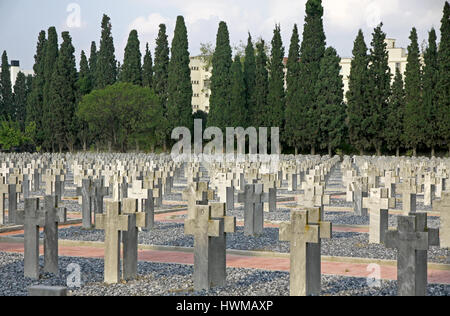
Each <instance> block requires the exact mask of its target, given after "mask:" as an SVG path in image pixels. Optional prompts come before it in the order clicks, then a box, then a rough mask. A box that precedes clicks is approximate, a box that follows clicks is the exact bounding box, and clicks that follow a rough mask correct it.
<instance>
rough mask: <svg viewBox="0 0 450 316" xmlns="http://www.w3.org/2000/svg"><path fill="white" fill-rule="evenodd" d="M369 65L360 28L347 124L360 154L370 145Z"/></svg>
mask: <svg viewBox="0 0 450 316" xmlns="http://www.w3.org/2000/svg"><path fill="white" fill-rule="evenodd" d="M368 66H369V57H368V55H367V45H366V43H365V41H364V34H363V32H362V30H359V32H358V36H357V37H356V40H355V42H354V47H353V59H352V62H351V70H350V77H349V90H348V91H347V125H348V132H349V138H350V143H351V144H352V145H353V146H355V148H356V149H357V150H359V152H360V154H361V155H362V154H363V153H364V149H367V148H368V147H369V146H370V138H369V137H368V134H367V126H368V120H369V119H370V117H369V115H368V110H369V97H370V96H369V94H368V91H367V90H368V86H367V83H368V78H369V75H368Z"/></svg>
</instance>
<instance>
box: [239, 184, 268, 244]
mask: <svg viewBox="0 0 450 316" xmlns="http://www.w3.org/2000/svg"><path fill="white" fill-rule="evenodd" d="M262 195H263V185H262V184H247V185H245V191H244V192H242V193H239V194H238V202H239V203H244V234H245V235H246V236H255V235H260V234H262V233H263V231H264V212H263V201H262Z"/></svg>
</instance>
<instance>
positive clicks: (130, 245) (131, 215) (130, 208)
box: [122, 198, 146, 281]
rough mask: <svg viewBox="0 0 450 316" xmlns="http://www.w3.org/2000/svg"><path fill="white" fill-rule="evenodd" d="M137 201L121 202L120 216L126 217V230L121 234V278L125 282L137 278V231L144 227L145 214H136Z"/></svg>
mask: <svg viewBox="0 0 450 316" xmlns="http://www.w3.org/2000/svg"><path fill="white" fill-rule="evenodd" d="M138 202H139V201H138V200H137V199H130V198H127V199H124V200H123V201H122V214H124V215H128V229H127V230H126V231H124V232H123V233H122V242H123V261H122V278H123V279H124V280H126V281H129V280H134V279H135V278H136V277H137V263H138V231H139V228H143V227H145V224H146V223H145V215H146V214H145V213H143V212H138V204H139V203H138Z"/></svg>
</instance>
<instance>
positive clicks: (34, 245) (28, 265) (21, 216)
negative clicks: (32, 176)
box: [17, 198, 45, 280]
mask: <svg viewBox="0 0 450 316" xmlns="http://www.w3.org/2000/svg"><path fill="white" fill-rule="evenodd" d="M17 223H18V224H23V225H24V275H25V277H28V278H32V279H36V280H37V279H39V227H42V226H44V225H45V213H44V211H42V210H40V209H39V199H38V198H30V199H26V200H25V209H24V210H23V211H19V212H17Z"/></svg>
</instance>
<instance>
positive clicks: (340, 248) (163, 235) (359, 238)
mask: <svg viewBox="0 0 450 316" xmlns="http://www.w3.org/2000/svg"><path fill="white" fill-rule="evenodd" d="M17 236H22V235H17ZM42 237H43V233H41V238H42ZM59 238H60V239H62V240H81V241H103V240H104V233H103V231H101V230H83V229H82V228H80V227H70V228H64V229H60V230H59ZM138 242H139V244H146V245H159V246H176V247H193V246H194V238H193V236H186V235H185V234H184V225H183V224H178V223H157V224H156V227H155V229H153V230H152V231H149V232H140V233H139V241H138ZM227 248H228V249H237V250H254V251H271V252H281V253H288V252H289V243H288V242H283V241H279V235H278V228H265V229H264V233H263V234H262V235H260V236H257V237H252V236H245V235H244V228H243V227H237V228H236V233H234V234H227ZM322 255H324V256H337V257H352V258H354V257H356V258H372V259H385V260H396V259H397V251H396V250H395V249H387V248H386V247H384V245H378V244H369V235H368V234H360V233H352V232H335V233H333V238H332V239H329V240H328V239H323V240H322ZM449 255H450V252H449V251H448V250H446V249H440V248H438V247H431V248H430V250H429V251H428V261H429V262H434V263H450V257H449Z"/></svg>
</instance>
